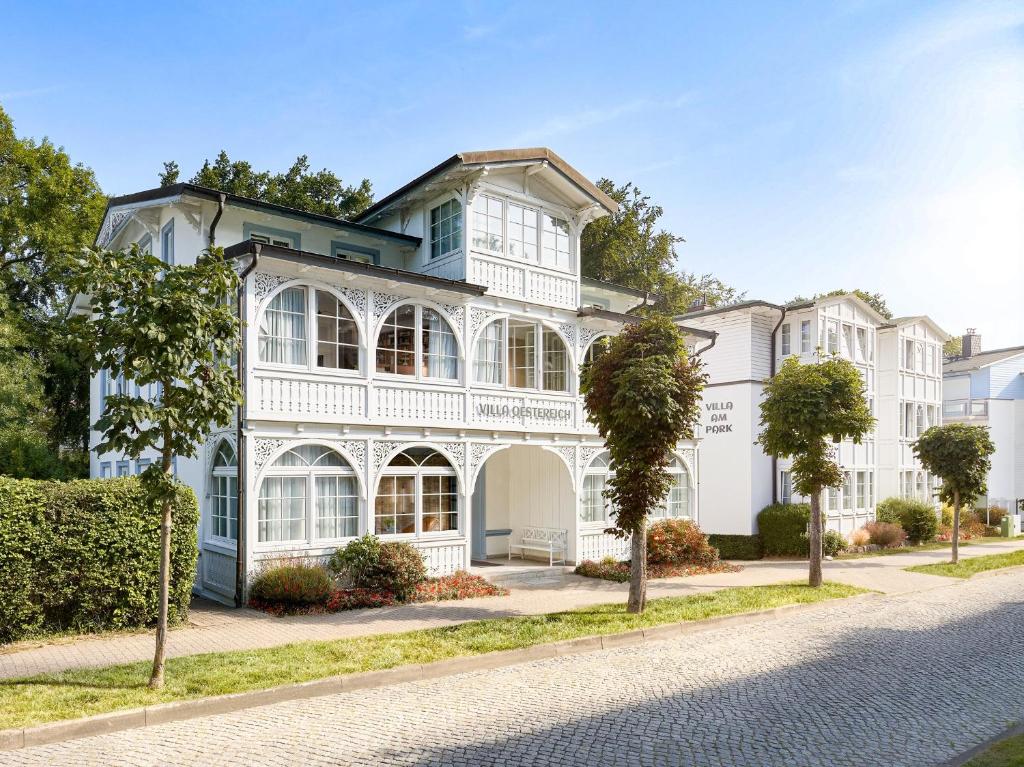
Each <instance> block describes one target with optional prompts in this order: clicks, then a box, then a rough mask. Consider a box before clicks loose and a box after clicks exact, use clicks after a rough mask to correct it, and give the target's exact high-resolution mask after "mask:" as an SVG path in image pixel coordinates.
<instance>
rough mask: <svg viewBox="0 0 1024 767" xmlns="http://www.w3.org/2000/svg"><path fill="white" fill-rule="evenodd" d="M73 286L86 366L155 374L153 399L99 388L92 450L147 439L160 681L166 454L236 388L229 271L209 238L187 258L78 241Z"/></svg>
mask: <svg viewBox="0 0 1024 767" xmlns="http://www.w3.org/2000/svg"><path fill="white" fill-rule="evenodd" d="M78 268H79V279H78V287H79V289H80V290H81V292H82V293H84V294H85V295H88V296H89V297H90V304H91V309H92V315H91V316H90V317H87V318H86V317H80V318H77V319H78V320H79V321H80V323H81V326H80V328H79V333H80V336H81V338H82V340H83V342H84V343H85V345H86V346H87V347H88V348H90V349H91V350H92V351H93V352H94V354H93V357H92V358H91V359H92V361H91V366H92V368H93V370H94V371H98V370H101V369H106V370H107V371H109V373H110V375H111V376H112V377H117V376H119V375H121V374H123V375H124V377H125V379H126V380H127V381H129V382H134V383H135V384H137V385H138V386H140V387H141V386H149V385H151V384H156V385H158V386H159V387H160V395H159V397H158V398H157V400H156V401H151V400H147V399H145V398H143V397H141V396H134V395H132V394H130V393H125V394H114V395H110V396H108V397H107V401H106V407H105V408H104V410H103V414H102V416H101V417H100V419H99V420H98V421H97V422H96V428H97V429H98V430H100V431H101V432H103V438H102V441H101V443H100V445H99V446H98V448H97V449H98V450H100V451H105V450H115V451H118V452H123V453H126V454H127V455H128V456H129V457H131V458H135V459H138V458H139V456H140V455H142V454H143V452H144V451H146V450H148V449H156V450H158V451H159V453H160V460H159V462H157V463H154V464H153V465H151V466H150V467H149V468H148V469H146V471H145V472H143V474H142V484H143V487H144V489H145V491H146V494H147V497H148V498H149V499H150V500H151V501H152V503H153V504H154V505H157V504H159V505H160V507H161V525H160V550H161V559H160V609H159V618H158V620H157V628H156V652H155V654H154V658H153V672H152V675H151V677H150V681H149V686H150V687H151V688H153V689H157V688H160V687H162V686H163V677H164V643H165V641H166V637H167V602H168V591H169V587H170V584H169V579H170V555H171V549H170V546H171V525H172V519H171V510H172V505H173V501H174V495H175V479H174V478H173V476H172V470H173V465H174V463H173V462H174V457H175V456H176V455H181V456H185V457H193V456H194V455H195V454H196V449H197V446H198V445H200V444H201V443H203V442H204V441H205V440H206V438H207V437H208V435H209V432H210V429H211V425H213V424H216V425H217V426H221V427H223V426H227V425H228V424H229V423H230V422H231V417H232V413H233V408H234V406H235V405H237V404H238V403H240V402H241V389H240V386H239V383H238V378H237V376H236V373H235V369H234V366H233V363H232V355H233V354H234V353H235V352H236V350H237V348H238V338H239V322H238V319H237V317H236V315H235V312H234V310H233V309H232V307H231V305H230V301H231V299H232V298H233V296H234V295H235V291H236V290H237V285H238V276H237V274H236V273H235V270H234V267H233V264H232V263H231V262H230V261H227V260H225V258H224V254H223V251H222V250H221V249H219V248H214V249H212V250H211V251H208V252H206V253H204V254H203V255H201V256H200V258H199V259H198V261H197V262H196V264H194V265H180V266H167V265H166V264H164V263H163V262H162V261H160V259H158V258H155V257H154V256H151V255H147V254H145V253H142V252H140V251H139V249H138V246H135V245H133V246H132V249H131V251H126V252H104V251H99V250H89V251H86V253H85V255H84V256H83V257H82V258H81V260H80V262H79V265H78Z"/></svg>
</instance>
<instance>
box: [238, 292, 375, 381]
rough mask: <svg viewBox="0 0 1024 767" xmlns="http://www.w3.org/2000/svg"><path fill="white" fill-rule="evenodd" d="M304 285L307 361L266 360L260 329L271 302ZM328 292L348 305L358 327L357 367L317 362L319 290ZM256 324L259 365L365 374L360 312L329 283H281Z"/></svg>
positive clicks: (363, 340) (319, 373) (307, 370)
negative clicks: (319, 363)
mask: <svg viewBox="0 0 1024 767" xmlns="http://www.w3.org/2000/svg"><path fill="white" fill-rule="evenodd" d="M293 289H301V290H302V291H303V292H304V293H305V301H304V306H305V323H306V338H305V339H304V340H305V343H306V362H305V363H304V364H301V363H300V364H296V363H291V362H272V361H270V360H264V359H262V358H261V356H260V341H261V339H262V338H264V334H263V332H262V331H261V327H262V326H263V321H264V318H265V317H266V314H267V312H268V311H270V305H271V303H273V301H274V299H276V298H277V297H278V296H279V295H281V294H282V293H284V292H285V291H287V290H293ZM318 292H322V293H327V294H328V295H330V296H331V297H332V298H334V299H335V300H336V301H337V302H338V303H339V304H340V305H341V306H343V307H344V308H345V310H346V311H347V312H348V314H349V317H350V318H351V322H352V324H353V325H354V326H355V329H356V344H355V347H356V350H357V352H358V359H357V365H356V367H355V368H343V367H321V366H320V365H318V364H317V356H318V355H317V350H318V345H319V343H320V326H319V313H318V308H317V293H318ZM255 326H256V365H258V366H260V367H268V368H273V369H277V370H301V371H305V372H308V373H311V374H314V375H343V376H351V377H356V376H362V375H363V371H364V370H365V369H366V341H365V338H364V332H363V323H362V322H360V320H359V314H358V313H357V312H355V311H354V310H353V308H352V305H351V304H349V302H348V300H347V299H346V298H345V297H344V296H342V295H340V294H339V293H336V292H335V291H334V290H332V289H331V288H330V287H327V286H325V285H319V284H317V283H313V282H286V283H284V284H282V285H281V286H280V287H279V289H278V290H276V291H275V292H273V293H271V294H270V295H269V296H267V298H266V299H265V300H264V302H263V304H262V306H261V308H260V311H259V314H258V316H257V318H256V322H255ZM266 337H267V338H274V337H275V336H266ZM325 343H333V344H335V345H336V346H338V345H341V346H348V344H340V342H338V341H325Z"/></svg>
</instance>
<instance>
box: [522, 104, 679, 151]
mask: <svg viewBox="0 0 1024 767" xmlns="http://www.w3.org/2000/svg"><path fill="white" fill-rule="evenodd" d="M693 98H694V95H693V94H692V93H683V94H680V95H679V96H676V97H674V98H671V99H661V100H655V99H648V98H638V99H631V100H629V101H624V102H622V103H620V104H611V105H606V106H600V107H593V108H591V109H584V110H581V111H579V112H574V113H573V114H565V115H556V116H554V117H550V118H548V119H547V120H546V121H544V122H543V123H541V124H540V125H539V126H537V127H536V128H530V129H529V130H526V131H523V132H522V133H520V134H519V135H518V136H516V137H515V138H513V139H512V144H513V145H514V146H526V145H530V144H534V143H550V139H551V138H553V137H557V136H564V135H566V134H569V133H578V132H579V131H582V130H585V129H587V128H592V127H594V126H595V125H602V124H604V123H609V122H614V121H615V120H618V119H620V118H622V117H626V116H628V115H634V114H639V113H643V112H657V111H668V110H675V109H681V108H682V107H684V106H686V105H687V104H689V103H690V102H692V101H693Z"/></svg>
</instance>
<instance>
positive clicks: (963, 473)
mask: <svg viewBox="0 0 1024 767" xmlns="http://www.w3.org/2000/svg"><path fill="white" fill-rule="evenodd" d="M913 448H914V455H916V456H917V458H918V460H919V461H921V465H922V466H923V467H924V468H925V469H926V470H927V471H929V472H931V473H932V475H934V476H936V477H940V478H941V479H942V498H943V500H946V501H949V502H951V503H952V504H953V551H952V560H951V561H952V563H953V564H954V565H955V564H956V563H957V562H958V561H959V559H960V507H961V505H963V504H964V503H967V504H973V503H974V499H975V498H977V497H978V496H979V495H982V494H984V493H985V491H986V489H987V488H986V485H985V480H986V478H987V477H988V472H989V469H991V468H992V454H993V453H994V452H995V451H996V447H995V445H994V444H992V438H991V437H990V436H989V433H988V428H987V427H985V426H969V425H968V424H965V423H947V424H944V425H942V426H932V427H931V428H930V429H928V430H927V431H925V433H924V434H922V435H921V436H920V437H918V438H917V441H916V442H914V444H913Z"/></svg>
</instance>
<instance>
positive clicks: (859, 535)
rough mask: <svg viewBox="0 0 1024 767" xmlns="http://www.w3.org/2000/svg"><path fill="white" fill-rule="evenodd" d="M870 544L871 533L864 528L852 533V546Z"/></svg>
mask: <svg viewBox="0 0 1024 767" xmlns="http://www.w3.org/2000/svg"><path fill="white" fill-rule="evenodd" d="M869 543H871V533H869V532H868V531H867V530H866V529H864V528H863V527H858V528H857V529H856V530H854V531H853V532H851V533H850V545H851V546H867V545H868V544H869Z"/></svg>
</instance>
